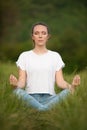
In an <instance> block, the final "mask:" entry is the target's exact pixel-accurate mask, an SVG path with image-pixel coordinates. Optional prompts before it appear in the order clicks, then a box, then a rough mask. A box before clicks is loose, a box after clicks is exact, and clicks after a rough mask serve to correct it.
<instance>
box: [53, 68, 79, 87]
mask: <svg viewBox="0 0 87 130" xmlns="http://www.w3.org/2000/svg"><path fill="white" fill-rule="evenodd" d="M55 78H56V84H57V85H58V86H59V87H60V88H63V89H66V88H69V89H71V87H73V88H74V87H76V86H78V85H80V76H79V75H75V76H74V78H73V81H72V83H71V84H69V83H68V82H67V81H65V80H64V77H63V73H62V69H60V70H59V71H57V72H56V77H55Z"/></svg>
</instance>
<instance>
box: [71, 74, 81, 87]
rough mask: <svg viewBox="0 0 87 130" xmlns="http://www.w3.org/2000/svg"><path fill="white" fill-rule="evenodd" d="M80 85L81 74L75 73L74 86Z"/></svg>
mask: <svg viewBox="0 0 87 130" xmlns="http://www.w3.org/2000/svg"><path fill="white" fill-rule="evenodd" d="M78 85H80V76H79V75H75V76H74V78H73V81H72V86H73V87H76V86H78Z"/></svg>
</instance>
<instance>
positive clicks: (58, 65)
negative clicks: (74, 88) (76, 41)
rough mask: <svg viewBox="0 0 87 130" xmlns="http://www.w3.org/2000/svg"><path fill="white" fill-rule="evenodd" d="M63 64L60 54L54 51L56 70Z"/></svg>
mask: <svg viewBox="0 0 87 130" xmlns="http://www.w3.org/2000/svg"><path fill="white" fill-rule="evenodd" d="M64 66H65V63H64V62H63V60H62V58H61V56H60V54H59V53H56V71H59V70H60V69H62V68H63V67H64Z"/></svg>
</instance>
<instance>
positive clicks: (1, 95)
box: [0, 62, 87, 130]
mask: <svg viewBox="0 0 87 130" xmlns="http://www.w3.org/2000/svg"><path fill="white" fill-rule="evenodd" d="M0 68H1V69H0V106H1V107H0V129H1V130H86V129H87V92H86V86H87V83H86V80H87V70H85V71H83V72H80V73H79V74H80V76H81V85H80V86H79V87H78V88H77V89H76V91H75V93H74V95H70V96H69V97H68V98H67V99H66V100H65V101H63V102H61V103H60V104H57V105H55V106H54V107H53V108H52V109H51V110H50V111H46V112H39V111H37V110H35V109H33V108H31V107H27V106H26V105H25V104H24V102H22V101H21V100H18V98H17V97H16V96H15V95H13V93H12V92H13V90H12V89H11V86H10V85H9V75H10V74H11V73H14V74H15V75H16V76H17V68H16V66H15V64H12V63H11V62H9V63H0ZM73 75H74V74H71V75H70V74H69V75H68V74H65V73H64V77H65V79H66V80H67V81H68V82H71V81H72V77H73Z"/></svg>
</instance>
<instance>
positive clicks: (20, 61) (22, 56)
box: [16, 53, 26, 70]
mask: <svg viewBox="0 0 87 130" xmlns="http://www.w3.org/2000/svg"><path fill="white" fill-rule="evenodd" d="M25 59H26V58H25V53H22V54H20V56H19V58H18V60H17V61H16V65H17V67H19V68H21V69H22V70H26V63H25Z"/></svg>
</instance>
